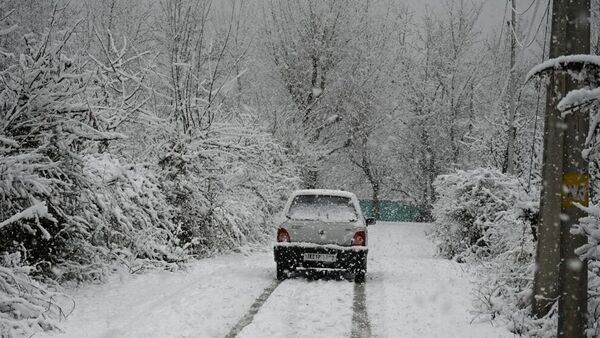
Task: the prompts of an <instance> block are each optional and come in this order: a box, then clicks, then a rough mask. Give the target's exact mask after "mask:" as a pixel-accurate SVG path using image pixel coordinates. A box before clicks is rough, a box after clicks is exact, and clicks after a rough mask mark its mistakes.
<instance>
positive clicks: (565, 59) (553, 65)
mask: <svg viewBox="0 0 600 338" xmlns="http://www.w3.org/2000/svg"><path fill="white" fill-rule="evenodd" d="M586 66H593V67H597V68H600V56H598V55H587V54H580V55H564V56H559V57H557V58H554V59H549V60H547V61H544V62H543V63H541V64H539V65H537V66H535V67H533V68H532V69H531V70H530V71H529V73H527V76H526V77H525V81H529V80H530V79H531V78H532V77H534V76H536V75H540V74H541V73H543V72H546V71H548V70H551V69H554V70H581V69H584V68H585V67H586ZM580 67H581V68H580Z"/></svg>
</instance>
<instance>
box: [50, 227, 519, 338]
mask: <svg viewBox="0 0 600 338" xmlns="http://www.w3.org/2000/svg"><path fill="white" fill-rule="evenodd" d="M428 228H429V225H426V224H415V223H380V224H377V225H375V226H372V227H371V228H370V229H369V235H370V236H371V237H370V239H369V245H370V252H369V272H368V277H367V284H366V295H365V298H366V309H367V314H368V321H369V323H370V325H369V326H370V332H371V334H372V335H373V336H375V337H512V335H511V334H510V333H509V332H508V331H507V330H506V329H504V328H501V327H493V326H492V325H491V324H489V323H476V324H471V321H472V319H473V315H472V314H471V313H470V309H471V307H472V285H471V284H470V282H469V275H468V273H466V272H464V271H463V270H462V269H461V268H462V266H460V265H459V264H457V263H454V262H451V261H447V260H443V259H437V258H434V257H433V248H432V244H431V242H430V241H429V240H428V239H427V238H426V237H425V231H426V230H427V229H428ZM274 276H275V264H274V262H273V258H272V254H271V253H270V252H266V253H255V254H251V255H242V254H238V255H230V256H224V257H217V258H211V259H206V260H202V261H200V262H197V263H195V264H194V265H193V266H191V267H190V268H189V269H188V270H187V271H185V272H176V273H167V272H154V273H148V274H144V275H139V276H130V275H122V276H115V277H114V278H113V279H112V280H111V281H109V282H108V283H107V284H104V285H94V286H86V287H84V288H81V289H77V290H72V292H71V295H72V296H73V297H74V299H75V300H76V302H77V307H76V309H75V311H74V313H73V314H72V315H71V316H70V317H69V319H68V320H67V321H66V322H64V323H63V329H64V331H65V334H64V335H57V336H59V337H225V336H226V335H228V334H230V333H231V330H232V328H234V327H236V325H237V326H238V327H239V325H238V322H239V321H240V319H242V318H246V319H247V320H248V318H250V319H251V321H250V322H249V323H246V324H247V325H246V326H242V327H240V330H239V333H238V332H237V331H235V330H234V331H235V333H238V336H239V337H349V336H350V335H351V334H352V335H355V333H356V332H354V331H353V329H352V328H353V323H352V321H353V311H357V310H356V309H359V308H361V307H360V306H357V304H356V299H355V298H356V297H354V293H355V290H358V288H355V287H354V283H352V282H351V281H348V280H343V279H342V280H340V279H338V278H328V277H327V276H326V278H321V279H312V278H306V277H305V276H297V277H296V278H293V279H290V280H286V281H284V282H282V283H281V284H279V285H277V283H276V282H275V281H274ZM334 277H335V275H334ZM269 288H274V290H273V292H272V293H270V295H269V293H268V292H267V293H266V295H268V298H266V300H265V301H264V304H263V302H257V303H259V304H258V305H260V308H258V311H257V312H256V314H255V315H254V316H253V317H252V316H250V317H248V316H247V313H248V312H249V310H250V307H251V306H252V305H253V304H254V303H255V301H256V300H257V298H259V296H261V294H263V291H264V290H265V289H269ZM358 299H359V300H360V299H362V298H361V297H359V298H358ZM255 306H256V304H255ZM354 317H355V318H356V316H354ZM242 322H244V320H242ZM363 332H368V331H363Z"/></svg>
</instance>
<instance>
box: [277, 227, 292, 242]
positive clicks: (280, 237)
mask: <svg viewBox="0 0 600 338" xmlns="http://www.w3.org/2000/svg"><path fill="white" fill-rule="evenodd" d="M289 241H290V234H289V233H288V232H287V230H285V229H284V228H279V229H277V242H279V243H285V242H289Z"/></svg>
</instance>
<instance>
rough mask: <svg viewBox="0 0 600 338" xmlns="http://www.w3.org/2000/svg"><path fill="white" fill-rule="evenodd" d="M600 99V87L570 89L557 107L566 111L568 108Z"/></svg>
mask: <svg viewBox="0 0 600 338" xmlns="http://www.w3.org/2000/svg"><path fill="white" fill-rule="evenodd" d="M598 99H600V88H594V89H589V88H582V89H576V90H572V91H570V92H569V93H568V94H567V95H566V96H565V97H564V98H563V99H562V100H560V102H559V103H558V106H557V108H558V109H559V110H560V111H562V112H566V111H568V110H571V109H574V108H577V107H580V106H583V105H586V104H589V103H592V102H594V101H596V100H598Z"/></svg>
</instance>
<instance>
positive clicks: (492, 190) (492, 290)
mask: <svg viewBox="0 0 600 338" xmlns="http://www.w3.org/2000/svg"><path fill="white" fill-rule="evenodd" d="M435 188H436V193H437V201H436V203H435V204H434V206H433V216H434V219H435V221H434V228H433V232H432V234H431V235H432V237H433V239H434V241H435V244H436V247H437V249H438V252H439V254H440V255H442V256H444V257H447V258H451V259H455V260H458V261H463V262H465V261H466V262H470V263H473V264H474V266H475V271H476V272H477V273H478V275H479V276H478V278H477V283H478V285H479V287H478V289H477V293H476V295H477V300H478V301H477V307H478V309H479V312H480V313H481V315H483V316H484V317H485V318H488V319H490V320H494V319H496V320H501V321H503V322H504V323H506V324H507V325H508V327H509V329H510V330H511V331H512V332H515V333H518V334H525V333H526V334H527V335H535V333H534V332H536V331H538V332H547V330H546V329H544V327H546V326H548V325H551V323H549V322H548V321H545V320H544V319H541V320H539V321H535V322H534V321H532V320H531V319H530V318H529V317H528V313H529V311H530V307H529V306H530V301H531V290H532V286H533V269H534V265H535V262H534V258H535V240H534V236H535V230H534V229H535V226H536V219H537V213H538V204H537V203H536V202H535V200H536V197H537V196H538V194H537V192H531V193H529V194H528V193H526V191H525V189H524V188H523V187H522V185H521V184H520V182H519V180H518V179H517V178H515V177H512V176H509V175H505V174H502V173H500V172H499V171H497V170H494V169H483V168H479V169H474V170H469V171H456V172H455V173H452V174H448V175H442V176H439V177H438V179H437V180H436V182H435Z"/></svg>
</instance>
